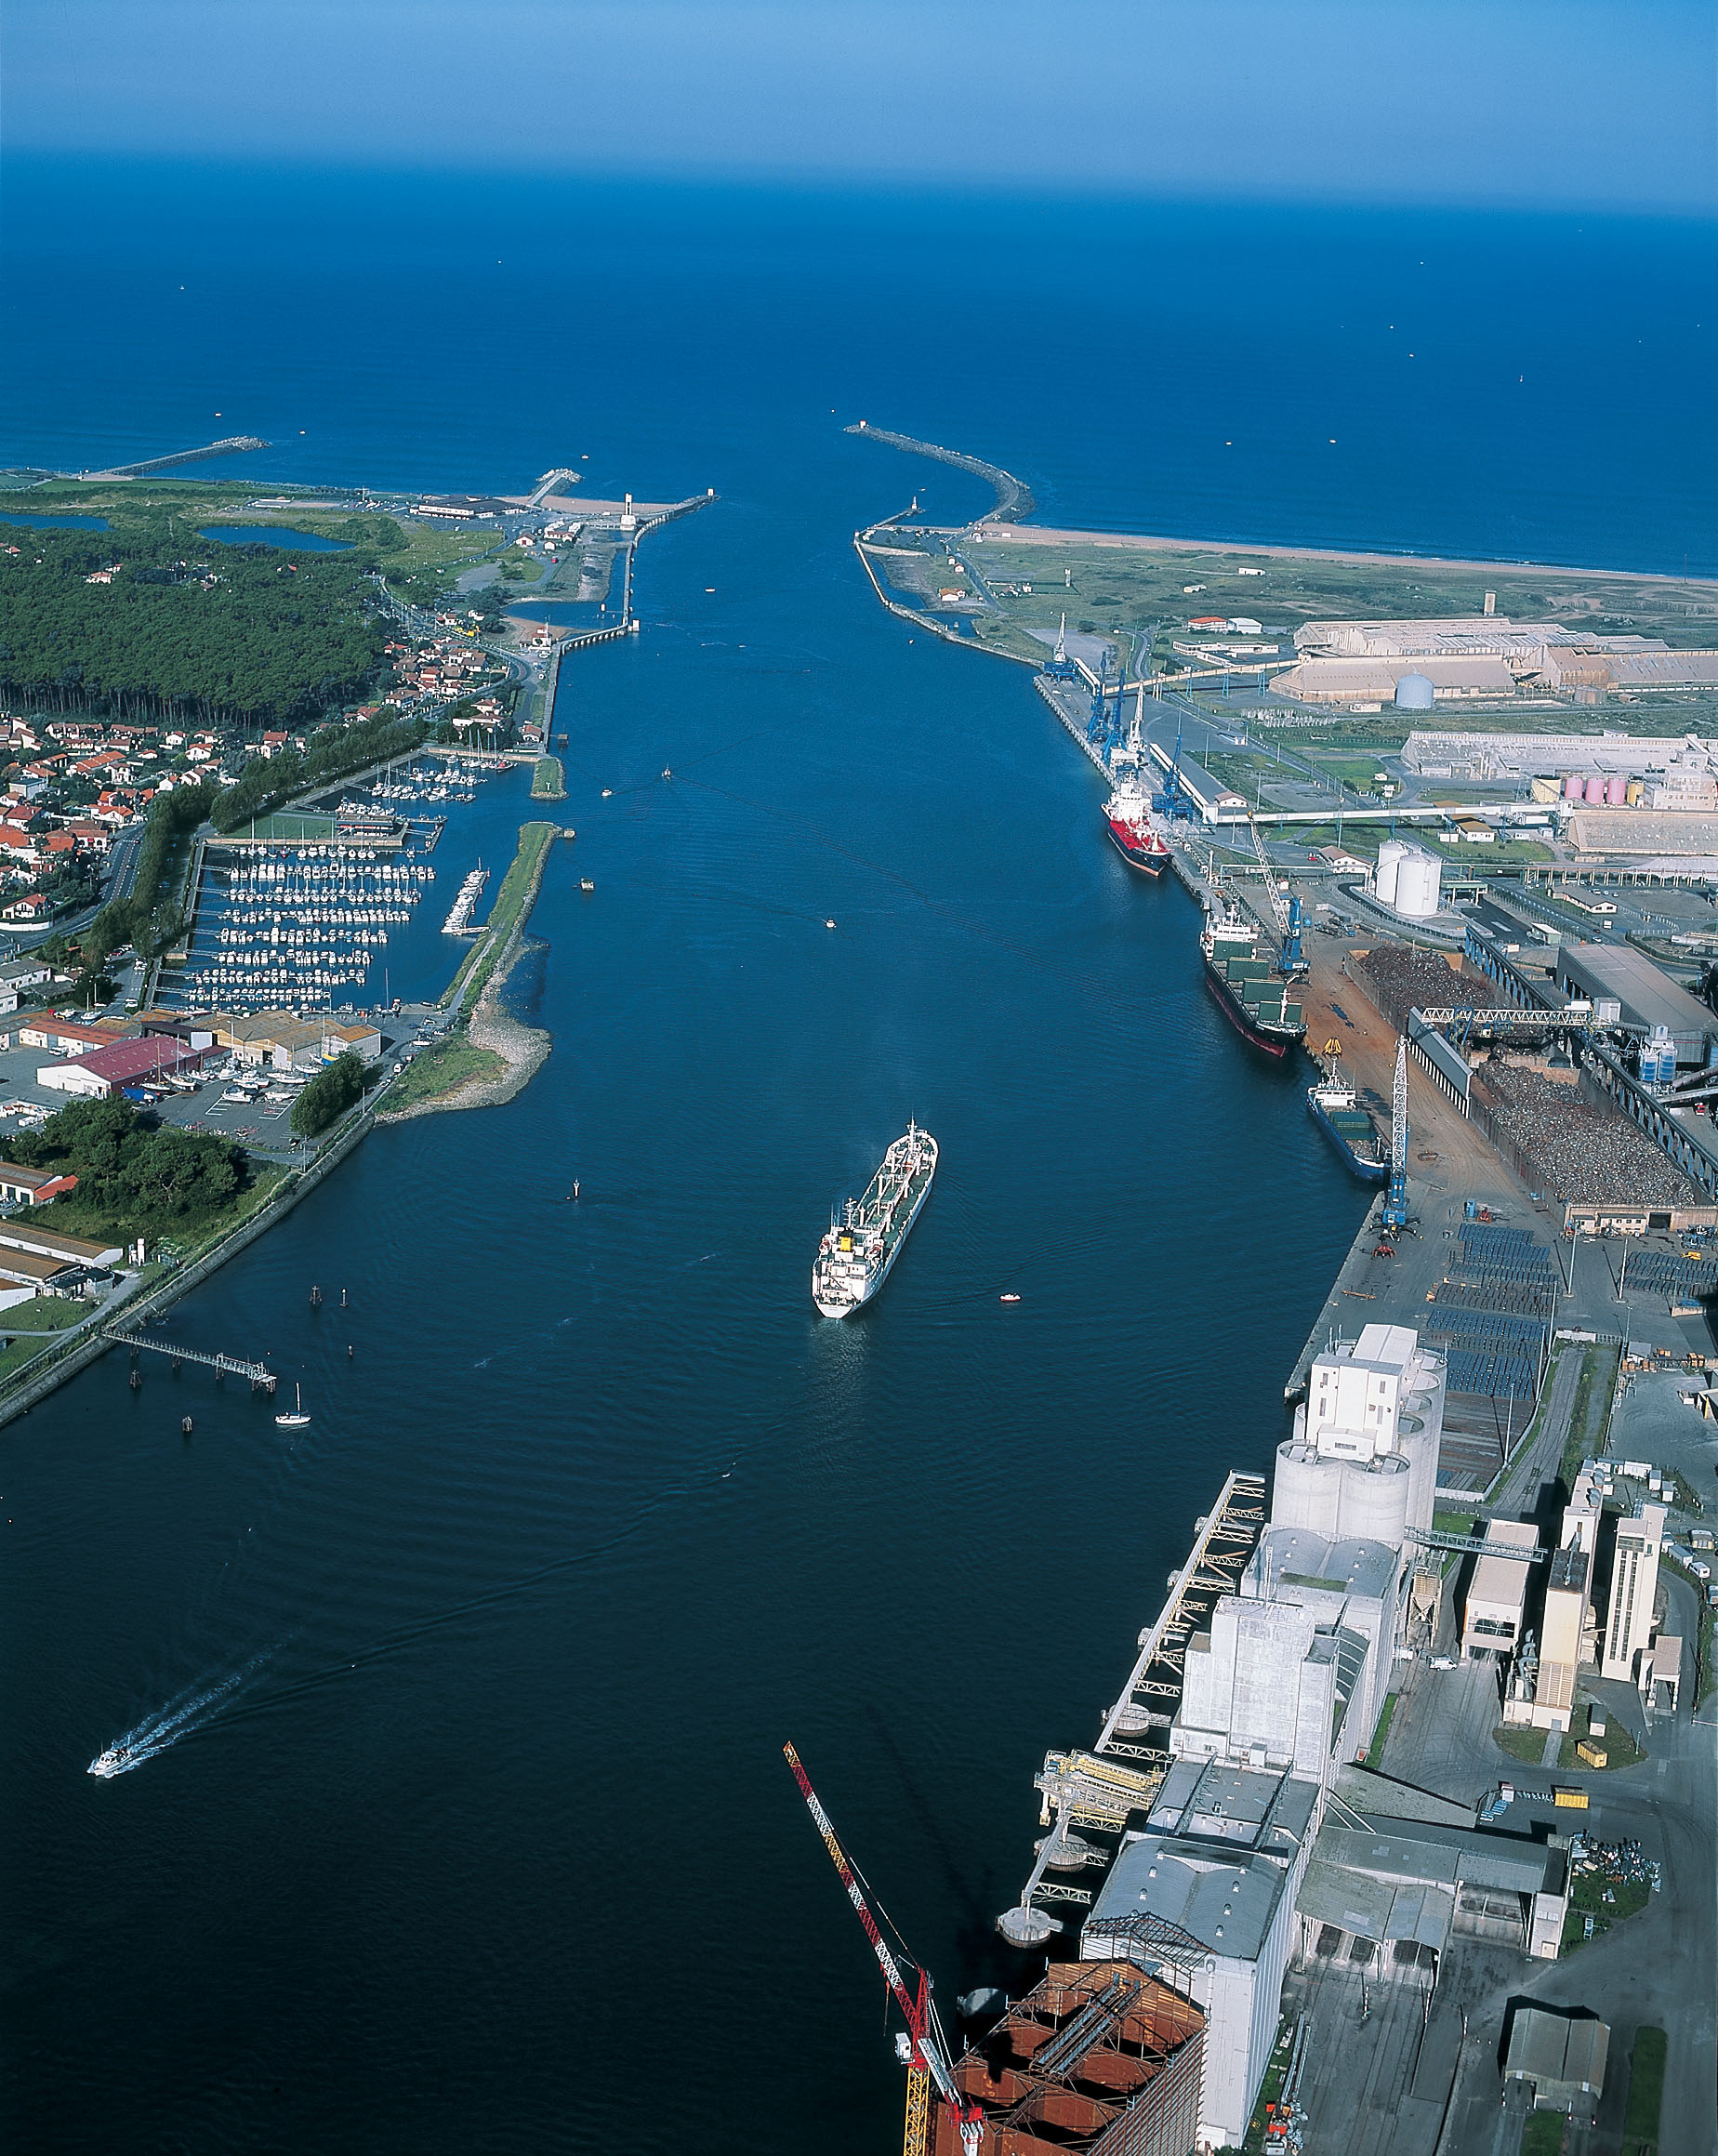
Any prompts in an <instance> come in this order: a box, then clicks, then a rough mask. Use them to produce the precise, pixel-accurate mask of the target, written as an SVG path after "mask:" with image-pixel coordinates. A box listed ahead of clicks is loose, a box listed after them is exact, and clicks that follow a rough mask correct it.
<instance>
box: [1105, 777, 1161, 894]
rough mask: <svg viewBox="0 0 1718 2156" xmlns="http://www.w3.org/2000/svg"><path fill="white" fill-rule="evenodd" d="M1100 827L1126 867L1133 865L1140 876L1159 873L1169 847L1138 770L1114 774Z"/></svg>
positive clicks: (1159, 874)
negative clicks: (1112, 791)
mask: <svg viewBox="0 0 1718 2156" xmlns="http://www.w3.org/2000/svg"><path fill="white" fill-rule="evenodd" d="M1103 827H1104V828H1105V830H1107V831H1108V833H1109V835H1110V843H1111V845H1113V846H1114V847H1115V849H1116V851H1117V853H1119V854H1120V855H1121V857H1122V859H1123V860H1124V861H1125V862H1126V863H1127V864H1128V866H1129V867H1130V868H1137V869H1138V870H1139V872H1140V874H1141V875H1142V876H1161V875H1162V874H1163V871H1164V869H1165V868H1166V867H1167V866H1169V859H1170V849H1169V845H1168V842H1167V841H1166V840H1165V839H1164V836H1163V833H1162V831H1161V830H1160V829H1159V828H1158V825H1157V820H1156V818H1155V817H1154V816H1153V814H1152V808H1151V796H1150V794H1148V793H1147V792H1146V790H1145V787H1144V783H1143V779H1142V777H1141V775H1140V774H1139V772H1137V771H1124V772H1122V773H1121V774H1120V775H1119V776H1118V777H1117V781H1116V790H1115V792H1114V793H1113V794H1111V796H1110V798H1109V799H1108V800H1106V801H1105V802H1104V804H1103Z"/></svg>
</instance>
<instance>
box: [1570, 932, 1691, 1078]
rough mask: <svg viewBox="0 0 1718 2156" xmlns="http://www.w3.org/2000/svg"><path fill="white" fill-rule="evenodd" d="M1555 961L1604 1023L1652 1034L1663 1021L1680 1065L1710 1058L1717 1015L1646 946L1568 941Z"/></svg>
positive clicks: (1574, 991) (1574, 992)
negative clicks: (1648, 952) (1664, 969)
mask: <svg viewBox="0 0 1718 2156" xmlns="http://www.w3.org/2000/svg"><path fill="white" fill-rule="evenodd" d="M1553 963H1554V965H1555V969H1556V981H1557V985H1558V987H1559V988H1561V989H1562V991H1563V993H1564V994H1565V995H1566V997H1569V998H1571V999H1574V1000H1577V1001H1584V1002H1589V1003H1591V1004H1592V1014H1593V1017H1594V1019H1595V1020H1596V1022H1597V1023H1598V1024H1599V1025H1638V1026H1640V1027H1642V1028H1644V1029H1645V1032H1646V1033H1647V1034H1649V1035H1650V1034H1653V1033H1655V1032H1657V1030H1658V1029H1659V1027H1660V1026H1662V1027H1663V1029H1664V1031H1665V1033H1666V1034H1668V1035H1669V1036H1670V1038H1671V1039H1672V1041H1673V1042H1674V1043H1675V1048H1676V1061H1677V1063H1678V1064H1679V1065H1695V1066H1696V1067H1697V1068H1698V1066H1700V1065H1704V1064H1706V1063H1707V1062H1708V1061H1709V1060H1710V1057H1711V1044H1712V1043H1713V1042H1714V1041H1718V1017H1714V1015H1713V1013H1712V1011H1711V1006H1710V1005H1709V1004H1705V1003H1702V1002H1701V1001H1700V999H1699V998H1698V996H1691V995H1690V994H1689V992H1688V990H1687V989H1686V988H1685V987H1682V986H1681V985H1679V984H1678V983H1676V982H1675V981H1672V979H1671V977H1670V975H1669V974H1668V973H1666V972H1661V971H1660V970H1659V967H1657V966H1655V965H1654V964H1653V962H1652V960H1651V959H1649V958H1648V957H1647V956H1646V954H1645V952H1644V951H1638V950H1636V949H1635V948H1634V947H1633V946H1632V945H1630V944H1588V943H1567V942H1565V943H1563V944H1561V945H1559V946H1558V948H1557V954H1556V958H1555V959H1554V961H1553Z"/></svg>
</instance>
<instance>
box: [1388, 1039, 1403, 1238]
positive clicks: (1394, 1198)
mask: <svg viewBox="0 0 1718 2156" xmlns="http://www.w3.org/2000/svg"><path fill="white" fill-rule="evenodd" d="M1384 1225H1385V1226H1386V1227H1387V1228H1399V1227H1405V1226H1406V1225H1407V1034H1406V1033H1405V1034H1403V1035H1402V1037H1401V1038H1400V1039H1399V1040H1398V1041H1397V1042H1396V1065H1395V1084H1394V1086H1393V1087H1392V1088H1391V1091H1390V1188H1389V1191H1388V1192H1387V1193H1386V1195H1385V1197H1384Z"/></svg>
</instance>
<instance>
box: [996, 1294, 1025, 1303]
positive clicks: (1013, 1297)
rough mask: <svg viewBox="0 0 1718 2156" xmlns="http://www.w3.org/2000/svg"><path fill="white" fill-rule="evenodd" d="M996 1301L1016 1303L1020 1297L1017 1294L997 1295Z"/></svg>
mask: <svg viewBox="0 0 1718 2156" xmlns="http://www.w3.org/2000/svg"><path fill="white" fill-rule="evenodd" d="M997 1301H998V1303H1018V1302H1019V1301H1020V1298H1019V1296H1018V1295H998V1297H997Z"/></svg>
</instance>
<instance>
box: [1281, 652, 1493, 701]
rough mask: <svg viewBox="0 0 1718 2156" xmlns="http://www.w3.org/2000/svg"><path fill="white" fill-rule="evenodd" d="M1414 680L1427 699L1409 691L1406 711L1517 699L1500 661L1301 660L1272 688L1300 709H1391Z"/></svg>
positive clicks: (1478, 657)
mask: <svg viewBox="0 0 1718 2156" xmlns="http://www.w3.org/2000/svg"><path fill="white" fill-rule="evenodd" d="M1409 680H1412V681H1414V682H1415V683H1416V684H1418V683H1421V682H1426V683H1429V684H1430V686H1431V694H1430V696H1424V695H1423V694H1421V700H1418V701H1417V700H1416V693H1415V691H1413V690H1410V692H1409V694H1408V697H1407V701H1406V703H1405V704H1404V707H1403V708H1404V709H1407V710H1428V709H1430V708H1432V706H1433V704H1434V703H1437V704H1447V703H1460V702H1463V701H1467V700H1471V699H1474V698H1490V697H1506V696H1513V694H1515V677H1514V675H1513V674H1512V673H1511V672H1510V670H1509V668H1508V667H1507V666H1506V665H1505V664H1504V663H1503V661H1502V660H1501V659H1494V658H1486V657H1483V656H1474V657H1471V658H1412V659H1409V658H1360V659H1323V658H1309V659H1301V660H1299V661H1297V663H1296V664H1295V665H1294V666H1292V667H1290V668H1288V671H1287V672H1286V673H1282V674H1278V675H1277V676H1276V678H1275V680H1274V681H1272V683H1271V687H1272V689H1273V690H1274V691H1275V693H1276V694H1278V695H1282V696H1293V697H1295V698H1296V699H1297V700H1298V701H1299V702H1301V703H1302V704H1391V703H1394V702H1395V701H1396V694H1397V690H1398V687H1399V686H1400V685H1401V684H1402V683H1404V682H1405V681H1409Z"/></svg>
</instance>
